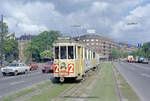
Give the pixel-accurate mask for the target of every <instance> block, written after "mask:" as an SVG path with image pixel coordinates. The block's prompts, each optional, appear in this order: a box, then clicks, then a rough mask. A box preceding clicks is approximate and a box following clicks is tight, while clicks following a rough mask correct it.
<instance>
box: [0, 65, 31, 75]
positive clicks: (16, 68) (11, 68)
mask: <svg viewBox="0 0 150 101" xmlns="http://www.w3.org/2000/svg"><path fill="white" fill-rule="evenodd" d="M28 71H30V67H29V66H26V65H25V64H24V63H11V64H9V65H8V66H6V67H3V68H1V72H2V74H3V76H5V75H7V74H12V75H18V74H20V73H27V72H28Z"/></svg>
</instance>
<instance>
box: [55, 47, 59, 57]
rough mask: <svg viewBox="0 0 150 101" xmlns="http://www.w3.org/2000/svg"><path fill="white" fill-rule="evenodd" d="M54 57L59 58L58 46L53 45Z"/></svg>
mask: <svg viewBox="0 0 150 101" xmlns="http://www.w3.org/2000/svg"><path fill="white" fill-rule="evenodd" d="M55 59H59V47H58V46H57V47H55Z"/></svg>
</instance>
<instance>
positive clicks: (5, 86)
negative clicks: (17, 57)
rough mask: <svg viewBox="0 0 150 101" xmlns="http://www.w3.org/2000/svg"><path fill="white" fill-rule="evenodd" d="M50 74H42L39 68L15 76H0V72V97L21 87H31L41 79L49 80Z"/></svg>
mask: <svg viewBox="0 0 150 101" xmlns="http://www.w3.org/2000/svg"><path fill="white" fill-rule="evenodd" d="M50 77H52V74H49V73H45V74H43V73H42V72H41V71H40V70H35V71H30V72H29V73H28V74H20V75H17V76H2V73H1V72H0V98H1V97H2V96H7V95H9V94H11V93H14V92H17V91H19V90H22V89H26V88H30V87H33V86H34V85H35V84H38V83H40V82H42V81H46V80H50Z"/></svg>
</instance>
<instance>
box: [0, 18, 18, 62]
mask: <svg viewBox="0 0 150 101" xmlns="http://www.w3.org/2000/svg"><path fill="white" fill-rule="evenodd" d="M1 28H2V22H1V21H0V29H1ZM2 36H3V39H4V43H3V49H4V57H5V60H6V61H8V62H12V61H13V60H14V59H17V58H18V42H17V41H16V40H15V33H12V34H10V35H8V26H7V24H6V23H3V33H2V31H0V37H2ZM0 45H2V44H1V42H0Z"/></svg>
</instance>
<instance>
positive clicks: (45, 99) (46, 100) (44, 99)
mask: <svg viewBox="0 0 150 101" xmlns="http://www.w3.org/2000/svg"><path fill="white" fill-rule="evenodd" d="M70 85H71V84H57V85H56V86H54V87H52V88H49V89H47V90H46V91H44V92H42V93H41V94H39V95H36V96H33V97H32V98H31V99H28V100H26V101H51V100H52V99H53V98H55V97H57V96H58V95H60V93H61V92H63V91H64V90H65V89H67V87H69V86H70Z"/></svg>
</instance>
